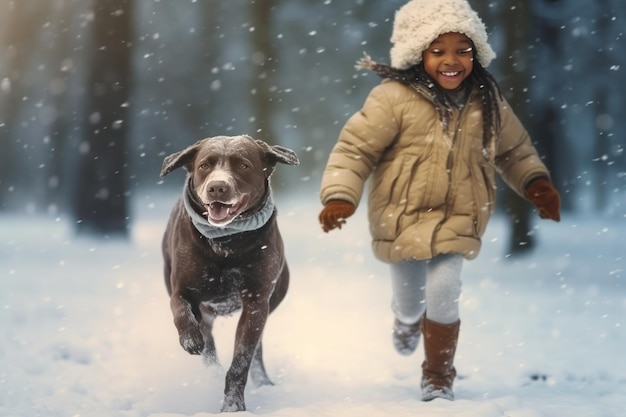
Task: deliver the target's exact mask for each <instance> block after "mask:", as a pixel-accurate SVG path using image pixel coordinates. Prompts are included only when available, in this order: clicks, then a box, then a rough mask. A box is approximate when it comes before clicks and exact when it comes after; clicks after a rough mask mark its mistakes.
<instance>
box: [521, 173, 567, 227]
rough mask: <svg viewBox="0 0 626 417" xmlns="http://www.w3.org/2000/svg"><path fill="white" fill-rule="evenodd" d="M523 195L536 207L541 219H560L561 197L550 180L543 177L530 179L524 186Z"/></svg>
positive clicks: (556, 220)
mask: <svg viewBox="0 0 626 417" xmlns="http://www.w3.org/2000/svg"><path fill="white" fill-rule="evenodd" d="M524 196H525V197H526V198H527V199H528V201H530V202H531V203H532V204H533V205H534V206H535V207H537V210H538V211H539V217H541V218H542V219H551V220H554V221H555V222H558V221H560V220H561V213H560V208H561V197H560V196H559V193H558V191H557V190H556V189H555V188H554V186H553V185H552V184H551V183H550V181H548V180H546V179H544V178H540V179H537V180H535V181H532V182H531V183H530V184H528V186H527V187H526V191H524Z"/></svg>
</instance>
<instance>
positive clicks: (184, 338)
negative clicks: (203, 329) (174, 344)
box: [179, 331, 204, 355]
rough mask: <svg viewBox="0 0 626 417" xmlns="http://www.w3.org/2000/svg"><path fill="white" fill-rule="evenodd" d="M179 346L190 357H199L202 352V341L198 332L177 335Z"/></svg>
mask: <svg viewBox="0 0 626 417" xmlns="http://www.w3.org/2000/svg"><path fill="white" fill-rule="evenodd" d="M179 340H180V345H181V346H182V347H183V349H185V351H187V353H190V354H191V355H200V354H201V353H202V351H203V350H204V339H203V338H202V334H201V333H200V331H198V332H192V333H191V334H182V333H181V334H180V335H179Z"/></svg>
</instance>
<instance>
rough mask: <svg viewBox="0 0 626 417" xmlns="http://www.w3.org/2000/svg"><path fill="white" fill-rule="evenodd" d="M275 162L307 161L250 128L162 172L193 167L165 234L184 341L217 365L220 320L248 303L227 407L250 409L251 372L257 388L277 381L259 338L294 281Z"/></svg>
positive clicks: (169, 279) (208, 142) (193, 151)
mask: <svg viewBox="0 0 626 417" xmlns="http://www.w3.org/2000/svg"><path fill="white" fill-rule="evenodd" d="M277 163H283V164H286V165H293V166H297V165H299V163H300V162H299V160H298V157H297V155H296V153H295V152H294V151H292V150H291V149H287V148H284V147H282V146H270V145H268V144H267V143H266V142H263V141H261V140H255V139H253V138H252V137H250V136H247V135H241V136H216V137H211V138H207V139H203V140H200V141H198V142H196V143H195V144H193V145H191V146H189V147H188V148H186V149H184V150H182V151H180V152H177V153H174V154H172V155H169V156H167V157H166V158H165V159H164V161H163V167H162V169H161V177H164V176H166V175H167V174H169V173H170V172H171V171H173V170H175V169H177V168H180V167H184V168H185V170H186V171H187V173H188V174H187V179H186V182H185V186H184V190H183V195H182V196H181V198H180V199H179V200H178V202H177V203H176V204H175V206H174V208H173V209H172V212H171V215H170V218H169V221H168V224H167V227H166V229H165V233H164V235H163V241H162V252H163V259H164V273H165V285H166V287H167V292H168V294H169V296H170V308H171V310H172V314H173V316H174V324H175V326H176V329H177V330H178V335H179V340H180V344H181V346H182V347H183V349H185V350H186V351H187V352H188V353H190V354H193V355H198V354H202V356H203V358H204V360H205V362H206V363H208V364H215V365H217V364H218V359H217V354H216V350H215V342H214V339H213V335H212V327H213V322H214V320H215V318H216V317H218V316H226V315H230V314H233V313H235V312H236V311H239V310H241V316H240V318H239V321H238V324H237V331H236V338H235V349H234V354H233V359H232V363H231V365H230V367H229V369H228V371H227V372H226V378H225V388H224V403H223V406H222V412H224V411H243V410H245V409H246V407H245V400H244V389H245V387H246V383H247V379H248V374H250V377H251V378H252V381H253V383H254V384H255V385H257V386H261V385H272V382H271V380H270V379H269V377H268V376H267V373H266V371H265V366H264V363H263V348H262V342H261V339H262V334H263V329H264V327H265V324H266V321H267V319H268V315H269V314H270V313H271V312H273V311H274V309H275V308H276V307H277V306H278V305H279V304H280V302H281V301H282V300H283V299H284V297H285V294H286V293H287V288H288V286H289V269H288V267H287V262H286V260H285V256H284V247H283V240H282V237H281V235H280V231H279V229H278V225H277V221H276V209H275V207H274V201H273V199H272V192H271V188H270V176H271V175H272V172H273V171H274V169H275V166H276V164H277Z"/></svg>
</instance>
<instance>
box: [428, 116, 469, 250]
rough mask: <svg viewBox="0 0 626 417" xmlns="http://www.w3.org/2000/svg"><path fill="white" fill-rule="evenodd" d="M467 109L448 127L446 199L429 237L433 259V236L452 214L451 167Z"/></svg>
mask: <svg viewBox="0 0 626 417" xmlns="http://www.w3.org/2000/svg"><path fill="white" fill-rule="evenodd" d="M467 107H468V104H466V105H465V107H463V110H461V114H459V115H458V116H457V117H456V118H454V119H453V120H451V121H450V122H454V123H450V125H453V126H454V133H453V135H452V138H451V140H452V143H451V144H450V151H449V152H448V159H447V161H446V172H447V174H448V189H447V190H446V198H445V204H446V206H445V210H444V214H443V219H441V221H440V222H439V223H437V225H436V226H435V228H434V229H433V234H432V236H431V239H430V252H431V253H432V257H433V258H434V257H435V256H437V255H438V254H437V252H436V251H435V236H437V234H438V233H439V231H440V230H441V228H442V227H443V224H444V223H445V222H446V221H447V220H448V219H449V218H450V214H451V212H452V207H451V206H452V204H450V201H449V200H450V198H451V194H452V193H451V189H452V167H453V166H454V157H453V156H454V152H455V151H456V148H457V142H458V141H457V135H458V131H459V126H460V125H461V119H464V118H465V113H466V112H465V109H466V108H467Z"/></svg>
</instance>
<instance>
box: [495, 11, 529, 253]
mask: <svg viewBox="0 0 626 417" xmlns="http://www.w3.org/2000/svg"><path fill="white" fill-rule="evenodd" d="M504 26H505V28H506V36H505V47H504V50H505V59H504V60H503V62H502V66H503V68H502V72H503V73H504V74H506V77H505V78H504V79H503V82H502V87H503V91H504V94H505V95H506V98H507V100H508V101H509V104H510V105H511V107H512V108H513V110H514V111H515V113H516V115H517V116H518V117H519V119H520V120H521V121H522V123H524V124H525V125H526V126H528V122H529V119H528V114H529V108H528V107H529V106H528V104H527V101H526V97H525V94H524V91H525V90H527V87H528V86H529V81H530V59H529V56H528V55H529V54H528V45H530V44H531V42H530V36H529V29H530V16H529V12H528V5H527V4H526V0H521V1H516V2H515V7H514V8H513V7H511V8H507V9H506V10H505V12H504ZM503 200H504V209H505V211H506V213H507V215H508V217H509V221H510V226H511V235H510V239H509V245H508V252H509V253H510V254H511V255H516V254H521V253H524V252H527V251H529V250H531V249H532V248H533V247H534V244H535V242H534V240H533V238H532V235H531V234H530V206H529V204H528V202H527V201H526V200H524V199H523V198H521V197H520V196H518V195H517V194H516V193H515V192H514V191H513V190H511V189H510V188H509V187H505V188H504V192H503Z"/></svg>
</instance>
